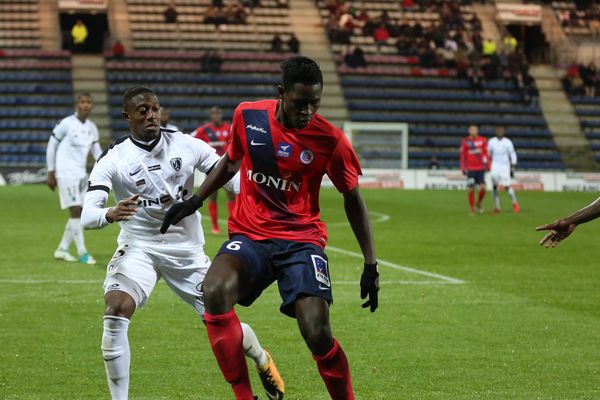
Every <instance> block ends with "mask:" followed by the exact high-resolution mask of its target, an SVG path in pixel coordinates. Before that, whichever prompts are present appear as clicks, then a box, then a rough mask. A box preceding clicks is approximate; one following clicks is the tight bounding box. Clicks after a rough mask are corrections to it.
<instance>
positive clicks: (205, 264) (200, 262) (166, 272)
mask: <svg viewBox="0 0 600 400" xmlns="http://www.w3.org/2000/svg"><path fill="white" fill-rule="evenodd" d="M154 257H156V258H157V265H158V267H157V268H158V271H159V273H160V275H161V276H162V278H163V279H164V280H165V282H166V284H167V286H169V288H170V289H171V290H172V291H173V292H174V293H175V294H176V295H177V296H179V297H180V298H181V299H182V300H183V301H185V302H186V303H188V304H189V305H190V306H192V307H193V308H194V310H195V311H196V312H197V313H198V314H199V315H200V316H202V315H204V298H203V296H202V283H203V282H204V277H205V276H206V272H207V271H208V268H209V267H210V259H209V258H208V256H206V255H205V254H202V253H201V254H198V253H197V252H196V254H192V253H191V252H188V251H176V250H175V251H169V252H161V254H160V255H158V254H155V255H154Z"/></svg>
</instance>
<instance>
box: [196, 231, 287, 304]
mask: <svg viewBox="0 0 600 400" xmlns="http://www.w3.org/2000/svg"><path fill="white" fill-rule="evenodd" d="M268 242H269V241H254V240H251V239H249V238H247V237H246V236H243V235H234V236H233V237H232V238H231V239H230V240H228V241H226V242H225V243H223V245H222V246H221V249H220V250H219V252H218V253H217V256H216V257H215V258H214V260H213V265H212V266H211V268H210V270H209V272H208V276H207V279H206V284H205V288H206V290H209V287H214V286H215V285H221V286H232V287H233V286H236V287H235V288H234V289H230V290H235V291H236V295H237V296H236V297H237V299H236V301H237V302H238V303H239V304H241V305H243V306H249V305H250V304H252V303H253V302H254V301H255V300H256V299H257V298H258V297H259V296H260V294H261V293H262V291H263V290H264V289H266V288H267V287H268V286H269V285H271V283H273V282H274V281H275V278H276V276H275V271H274V270H273V268H272V264H271V254H270V248H269V244H268ZM231 276H233V277H234V279H235V280H237V282H232V281H229V280H230V279H231V278H230V277H231Z"/></svg>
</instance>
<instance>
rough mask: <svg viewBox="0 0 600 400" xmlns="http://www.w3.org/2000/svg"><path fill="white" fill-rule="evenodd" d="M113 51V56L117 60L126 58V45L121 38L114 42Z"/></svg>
mask: <svg viewBox="0 0 600 400" xmlns="http://www.w3.org/2000/svg"><path fill="white" fill-rule="evenodd" d="M112 53H113V57H114V58H115V59H117V60H122V59H123V58H125V46H123V43H121V41H120V40H118V39H117V41H116V42H115V44H113V47H112Z"/></svg>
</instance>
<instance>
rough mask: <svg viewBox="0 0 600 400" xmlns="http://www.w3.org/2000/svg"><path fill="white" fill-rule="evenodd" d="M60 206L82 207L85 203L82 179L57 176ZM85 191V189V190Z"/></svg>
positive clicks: (63, 207) (64, 207) (65, 207)
mask: <svg viewBox="0 0 600 400" xmlns="http://www.w3.org/2000/svg"><path fill="white" fill-rule="evenodd" d="M56 183H57V186H58V197H59V198H60V208H62V209H63V210H64V209H67V208H71V207H81V205H82V204H83V199H82V189H81V179H79V178H76V179H70V178H56ZM83 193H85V191H83Z"/></svg>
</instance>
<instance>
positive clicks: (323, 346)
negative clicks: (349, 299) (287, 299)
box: [295, 296, 354, 400]
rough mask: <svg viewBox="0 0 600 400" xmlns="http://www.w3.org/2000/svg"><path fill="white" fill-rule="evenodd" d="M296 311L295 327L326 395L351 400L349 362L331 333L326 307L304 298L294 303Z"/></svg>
mask: <svg viewBox="0 0 600 400" xmlns="http://www.w3.org/2000/svg"><path fill="white" fill-rule="evenodd" d="M295 310H296V319H297V321H298V327H299V328H300V332H301V333H302V337H303V338H304V341H305V342H306V345H307V346H308V348H309V349H310V351H311V353H312V355H313V358H314V360H315V361H316V362H317V367H318V369H319V374H321V378H323V382H325V386H326V387H327V391H328V392H329V395H330V396H331V398H332V399H333V400H338V399H339V400H342V399H344V400H346V399H354V393H353V390H352V379H351V377H350V366H349V365H348V359H347V358H346V355H345V354H344V351H343V350H342V347H341V346H340V345H339V343H338V342H337V340H335V339H334V338H333V336H332V334H331V327H330V325H329V304H328V303H327V301H326V300H325V299H323V298H321V297H315V296H304V297H300V298H298V299H297V300H296V303H295Z"/></svg>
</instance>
